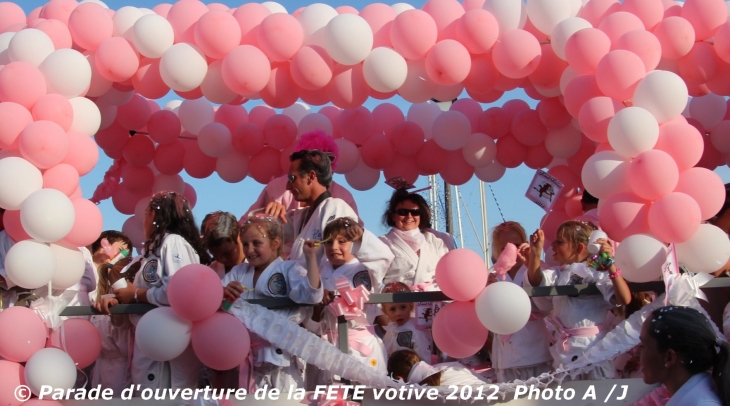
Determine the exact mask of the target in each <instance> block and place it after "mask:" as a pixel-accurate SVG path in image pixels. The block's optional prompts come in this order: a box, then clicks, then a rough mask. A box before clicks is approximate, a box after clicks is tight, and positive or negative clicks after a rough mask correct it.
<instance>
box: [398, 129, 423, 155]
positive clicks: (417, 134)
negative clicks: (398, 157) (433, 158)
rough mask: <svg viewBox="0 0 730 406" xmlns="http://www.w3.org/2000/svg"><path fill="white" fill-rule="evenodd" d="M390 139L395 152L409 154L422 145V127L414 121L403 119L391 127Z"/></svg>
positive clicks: (415, 151) (414, 152) (412, 153)
mask: <svg viewBox="0 0 730 406" xmlns="http://www.w3.org/2000/svg"><path fill="white" fill-rule="evenodd" d="M390 140H391V142H392V144H393V147H394V148H395V151H396V152H398V153H400V154H403V155H406V156H411V155H414V154H416V153H417V152H418V151H419V150H420V149H421V147H422V146H423V142H424V134H423V129H422V128H421V126H419V125H418V124H416V123H413V122H411V121H404V122H402V123H399V124H397V125H396V126H395V127H394V128H393V130H392V133H391V136H390Z"/></svg>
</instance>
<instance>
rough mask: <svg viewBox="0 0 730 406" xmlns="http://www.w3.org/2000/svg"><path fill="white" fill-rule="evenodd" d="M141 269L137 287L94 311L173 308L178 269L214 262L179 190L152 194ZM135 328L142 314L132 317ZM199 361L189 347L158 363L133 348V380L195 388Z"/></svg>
mask: <svg viewBox="0 0 730 406" xmlns="http://www.w3.org/2000/svg"><path fill="white" fill-rule="evenodd" d="M144 231H145V237H146V238H147V241H146V242H145V244H144V246H145V248H144V253H143V259H142V266H141V269H140V271H139V272H137V275H136V276H135V278H134V283H133V284H131V283H130V284H128V285H127V287H125V288H123V289H117V290H115V291H114V294H115V295H116V297H115V298H113V299H107V298H103V299H101V300H100V301H98V302H97V304H96V307H97V308H98V309H100V310H101V311H102V312H104V313H107V314H108V313H109V306H113V305H115V304H117V303H150V304H153V305H155V306H169V305H170V302H169V300H168V298H167V288H168V284H169V281H170V278H172V276H173V275H174V274H175V273H176V272H177V271H178V270H180V268H182V267H184V266H186V265H190V264H198V263H201V262H202V263H208V262H210V257H209V256H208V253H207V252H206V251H205V248H204V246H203V243H202V241H201V239H200V231H199V230H198V227H197V226H196V225H195V218H194V217H193V213H192V210H191V209H190V204H189V203H188V201H187V200H186V199H185V197H183V196H182V195H181V194H179V193H177V192H159V193H157V194H155V195H154V196H152V199H151V200H150V203H149V205H148V206H147V209H146V210H145V219H144ZM130 320H131V321H132V323H133V324H136V322H137V321H138V320H139V316H137V315H131V316H130ZM200 368H201V363H200V361H199V360H198V359H197V357H196V356H195V354H194V352H193V350H192V347H191V346H189V347H188V348H187V349H186V350H185V352H183V353H182V354H181V355H180V356H178V357H177V358H175V359H173V360H170V361H166V362H160V361H155V360H152V359H150V358H147V357H146V356H144V355H143V353H142V351H140V350H139V348H138V346H137V345H135V349H134V355H133V358H132V382H133V383H134V384H135V385H140V386H139V388H140V389H139V390H143V389H145V388H151V389H158V388H160V389H162V388H173V389H177V388H183V389H184V388H196V387H197V385H198V376H199V374H200Z"/></svg>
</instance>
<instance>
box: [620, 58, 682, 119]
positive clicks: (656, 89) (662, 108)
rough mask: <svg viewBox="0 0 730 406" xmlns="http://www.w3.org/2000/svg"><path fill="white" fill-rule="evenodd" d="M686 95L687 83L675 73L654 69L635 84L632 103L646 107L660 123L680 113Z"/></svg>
mask: <svg viewBox="0 0 730 406" xmlns="http://www.w3.org/2000/svg"><path fill="white" fill-rule="evenodd" d="M688 96H689V93H688V90H687V85H686V84H685V83H684V80H682V78H681V77H679V76H678V75H677V74H676V73H672V72H667V71H664V70H655V71H651V72H649V73H647V74H646V76H645V77H644V79H641V81H640V82H639V84H638V86H636V90H635V91H634V97H633V105H634V106H636V107H641V108H643V109H646V110H647V111H648V112H650V113H651V114H653V115H654V117H655V118H656V121H657V122H658V123H659V124H662V123H666V122H667V121H670V120H672V119H674V118H676V117H678V116H679V115H681V114H682V111H684V109H685V107H686V106H687V97H688Z"/></svg>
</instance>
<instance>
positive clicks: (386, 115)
mask: <svg viewBox="0 0 730 406" xmlns="http://www.w3.org/2000/svg"><path fill="white" fill-rule="evenodd" d="M403 120H405V117H404V116H403V112H402V111H401V110H400V109H399V108H398V107H396V106H395V105H393V104H390V103H382V104H379V105H378V106H377V107H375V108H374V109H373V123H374V125H375V131H376V132H378V133H383V134H385V135H387V136H388V138H390V140H391V141H393V129H394V128H395V126H397V125H398V124H400V123H402V122H403Z"/></svg>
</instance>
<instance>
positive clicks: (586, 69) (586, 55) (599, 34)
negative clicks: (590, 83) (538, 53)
mask: <svg viewBox="0 0 730 406" xmlns="http://www.w3.org/2000/svg"><path fill="white" fill-rule="evenodd" d="M610 50H611V40H610V39H609V38H608V35H606V34H605V33H604V32H603V31H601V30H599V29H597V28H586V29H583V30H580V31H578V32H576V33H575V34H573V35H571V36H570V37H569V38H568V41H567V42H566V43H565V57H566V59H567V61H568V62H569V63H570V67H571V68H573V69H575V70H576V71H577V72H578V73H581V74H594V73H595V72H596V68H597V67H598V62H600V61H601V58H603V57H604V56H605V55H606V54H607V53H608V52H609V51H610Z"/></svg>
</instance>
